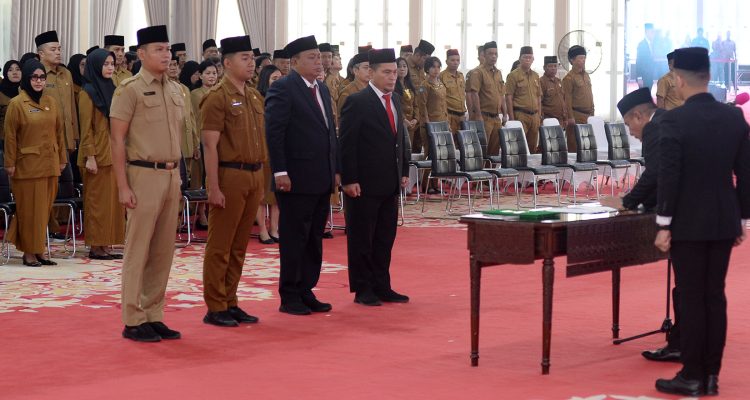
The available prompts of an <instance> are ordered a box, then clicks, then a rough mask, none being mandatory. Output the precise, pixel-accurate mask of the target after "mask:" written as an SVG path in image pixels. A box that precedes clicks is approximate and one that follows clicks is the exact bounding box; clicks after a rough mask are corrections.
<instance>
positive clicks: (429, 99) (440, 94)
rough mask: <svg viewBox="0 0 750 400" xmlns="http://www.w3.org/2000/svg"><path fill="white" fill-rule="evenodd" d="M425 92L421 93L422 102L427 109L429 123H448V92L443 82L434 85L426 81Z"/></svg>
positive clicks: (423, 85)
mask: <svg viewBox="0 0 750 400" xmlns="http://www.w3.org/2000/svg"><path fill="white" fill-rule="evenodd" d="M422 88H423V90H422V91H420V95H421V96H422V102H423V103H424V104H425V106H426V109H427V120H428V121H429V122H440V121H448V103H447V101H446V98H447V90H446V88H445V85H443V83H442V82H440V81H438V83H436V84H435V83H432V82H430V81H424V82H423V83H422Z"/></svg>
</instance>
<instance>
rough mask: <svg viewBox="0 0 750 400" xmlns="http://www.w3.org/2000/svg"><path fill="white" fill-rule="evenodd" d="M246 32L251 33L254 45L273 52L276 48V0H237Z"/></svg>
mask: <svg viewBox="0 0 750 400" xmlns="http://www.w3.org/2000/svg"><path fill="white" fill-rule="evenodd" d="M237 6H238V7H239V9H240V17H241V18H242V25H243V26H244V27H245V32H247V34H248V35H250V40H252V42H253V46H254V47H258V48H260V49H261V51H267V52H269V53H270V52H273V50H274V48H275V45H276V43H275V30H274V22H275V21H276V1H275V0H237Z"/></svg>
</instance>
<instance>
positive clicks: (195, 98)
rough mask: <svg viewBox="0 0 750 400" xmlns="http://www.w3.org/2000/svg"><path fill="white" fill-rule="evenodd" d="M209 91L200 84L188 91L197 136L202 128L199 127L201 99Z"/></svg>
mask: <svg viewBox="0 0 750 400" xmlns="http://www.w3.org/2000/svg"><path fill="white" fill-rule="evenodd" d="M217 84H218V83H217ZM214 86H216V85H214ZM210 91H211V89H209V88H207V87H205V86H201V87H199V88H197V89H193V91H192V92H190V103H191V104H192V105H193V115H194V116H195V126H196V127H197V128H198V136H200V132H201V130H203V128H202V127H201V121H202V119H201V101H203V98H204V97H206V95H207V94H208V92H210Z"/></svg>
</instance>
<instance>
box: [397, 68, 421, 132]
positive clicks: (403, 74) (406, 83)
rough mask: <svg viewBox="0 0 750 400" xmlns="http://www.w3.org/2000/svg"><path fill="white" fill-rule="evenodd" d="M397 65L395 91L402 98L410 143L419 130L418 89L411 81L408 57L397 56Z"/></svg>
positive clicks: (402, 108)
mask: <svg viewBox="0 0 750 400" xmlns="http://www.w3.org/2000/svg"><path fill="white" fill-rule="evenodd" d="M396 66H397V68H398V80H397V81H396V89H395V90H394V92H395V93H398V95H399V98H400V100H401V111H403V116H404V122H406V127H407V128H408V132H407V134H408V135H409V143H412V142H414V135H415V133H416V132H417V122H418V121H419V118H418V116H417V111H418V108H417V104H416V101H417V100H416V94H417V91H416V90H415V89H414V85H413V84H412V83H411V78H410V77H409V65H408V64H407V63H406V59H405V58H403V57H399V58H397V59H396Z"/></svg>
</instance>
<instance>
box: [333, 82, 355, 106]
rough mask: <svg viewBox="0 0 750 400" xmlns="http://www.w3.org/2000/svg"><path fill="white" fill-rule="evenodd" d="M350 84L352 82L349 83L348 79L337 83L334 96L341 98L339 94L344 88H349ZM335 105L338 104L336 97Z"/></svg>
mask: <svg viewBox="0 0 750 400" xmlns="http://www.w3.org/2000/svg"><path fill="white" fill-rule="evenodd" d="M351 83H352V81H350V80H349V79H346V78H344V79H342V80H341V82H339V86H338V87H337V88H336V94H337V95H338V96H341V92H343V91H344V89H346V87H347V86H349V84H351ZM336 104H339V99H338V97H336Z"/></svg>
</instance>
